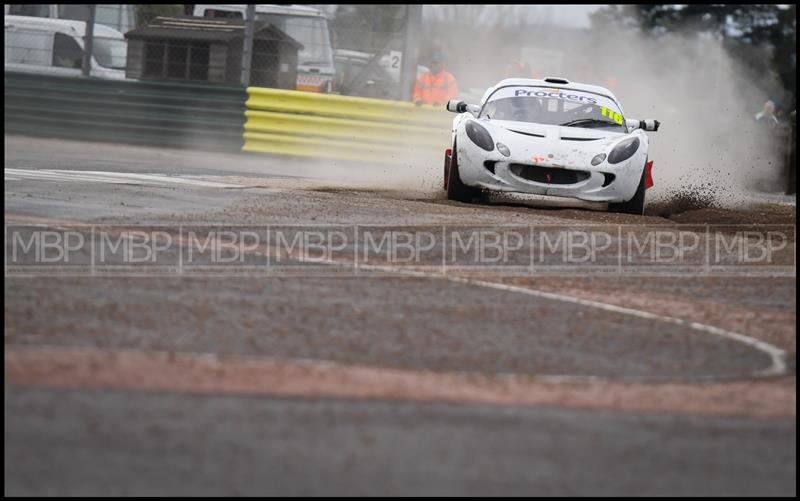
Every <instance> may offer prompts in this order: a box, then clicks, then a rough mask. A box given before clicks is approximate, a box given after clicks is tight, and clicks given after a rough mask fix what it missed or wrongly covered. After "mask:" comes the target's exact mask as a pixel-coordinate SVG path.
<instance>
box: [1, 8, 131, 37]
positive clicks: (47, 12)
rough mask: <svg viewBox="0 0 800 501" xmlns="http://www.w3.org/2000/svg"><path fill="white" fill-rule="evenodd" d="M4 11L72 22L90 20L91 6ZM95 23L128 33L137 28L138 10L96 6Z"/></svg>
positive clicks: (8, 13) (10, 13)
mask: <svg viewBox="0 0 800 501" xmlns="http://www.w3.org/2000/svg"><path fill="white" fill-rule="evenodd" d="M4 10H5V12H4V13H5V15H12V16H31V17H47V18H50V19H70V20H72V21H88V20H89V6H88V5H83V4H74V3H68V4H60V5H59V4H33V3H20V4H6V5H4ZM94 22H95V23H97V24H102V25H103V26H108V27H109V28H114V29H115V30H117V31H121V32H122V33H127V32H128V31H130V30H132V29H134V28H135V27H136V8H135V6H134V5H133V4H129V5H120V4H117V5H110V4H99V5H96V6H95V12H94Z"/></svg>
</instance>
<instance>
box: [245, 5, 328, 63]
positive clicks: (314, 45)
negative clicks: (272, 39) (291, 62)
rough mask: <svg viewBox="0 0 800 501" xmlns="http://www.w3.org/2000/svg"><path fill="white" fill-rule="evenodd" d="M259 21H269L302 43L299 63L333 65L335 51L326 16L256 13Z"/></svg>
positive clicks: (298, 57)
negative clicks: (333, 50) (332, 47)
mask: <svg viewBox="0 0 800 501" xmlns="http://www.w3.org/2000/svg"><path fill="white" fill-rule="evenodd" d="M256 18H257V19H258V20H259V21H268V22H270V23H272V24H274V25H275V27H277V28H278V29H280V30H281V31H283V32H285V33H286V34H287V35H289V36H290V37H292V38H294V39H295V40H297V41H298V42H300V43H301V44H303V49H302V50H301V51H300V52H298V54H297V63H298V64H301V65H311V66H328V67H331V66H333V52H332V49H331V41H330V38H329V35H328V20H327V19H325V18H324V17H311V16H292V15H286V14H256Z"/></svg>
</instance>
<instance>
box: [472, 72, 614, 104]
mask: <svg viewBox="0 0 800 501" xmlns="http://www.w3.org/2000/svg"><path fill="white" fill-rule="evenodd" d="M548 78H551V77H545V78H543V79H536V78H506V79H505V80H501V81H499V82H497V84H495V86H494V87H489V88H488V89H486V92H485V93H484V94H483V98H482V99H481V103H484V102H485V101H486V99H488V97H489V96H490V95H491V94H492V93H493V92H494V91H495V90H497V89H499V88H500V87H516V86H525V85H529V86H537V87H550V88H553V89H573V90H580V91H585V92H593V93H595V94H600V95H603V96H608V97H610V98H611V99H613V100H614V102H616V103H617V104H619V101H618V100H617V98H616V96H615V95H614V93H613V92H611V91H610V90H608V89H606V88H605V87H600V86H599V85H590V84H584V83H579V82H571V81H569V79H566V78H561V77H552V78H558V79H559V80H566V81H567V82H568V83H566V84H562V83H554V82H548V81H547V79H548Z"/></svg>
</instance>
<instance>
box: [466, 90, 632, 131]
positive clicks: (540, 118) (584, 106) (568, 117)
mask: <svg viewBox="0 0 800 501" xmlns="http://www.w3.org/2000/svg"><path fill="white" fill-rule="evenodd" d="M480 116H481V117H487V118H491V119H493V120H510V121H515V122H529V123H538V124H545V125H561V126H564V127H582V128H587V129H601V130H605V131H612V132H622V133H626V132H627V130H626V128H625V125H624V124H625V120H624V118H623V117H622V113H621V112H620V111H619V108H618V106H617V105H616V103H615V102H614V101H612V100H611V99H609V98H607V97H605V96H600V95H598V94H592V93H588V92H578V91H573V90H568V89H545V88H541V87H510V88H502V89H500V90H498V91H497V92H495V93H494V94H492V96H491V97H490V98H489V100H488V101H487V102H486V104H485V105H484V106H483V108H482V109H481V113H480Z"/></svg>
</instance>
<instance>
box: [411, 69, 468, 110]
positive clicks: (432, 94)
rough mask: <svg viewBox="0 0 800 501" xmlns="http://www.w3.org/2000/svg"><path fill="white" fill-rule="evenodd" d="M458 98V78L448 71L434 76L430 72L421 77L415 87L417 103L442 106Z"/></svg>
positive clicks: (414, 98) (415, 100)
mask: <svg viewBox="0 0 800 501" xmlns="http://www.w3.org/2000/svg"><path fill="white" fill-rule="evenodd" d="M457 97H458V82H456V77H454V76H453V74H452V73H450V72H448V71H447V70H442V71H440V72H439V73H438V74H436V75H434V74H433V73H431V72H430V71H429V72H427V73H425V74H423V75H420V76H419V78H417V82H416V84H415V85H414V97H413V99H412V100H413V101H414V102H415V103H420V102H421V103H424V104H431V105H434V106H441V105H444V104H446V103H447V101H448V100H450V99H455V98H457Z"/></svg>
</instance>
